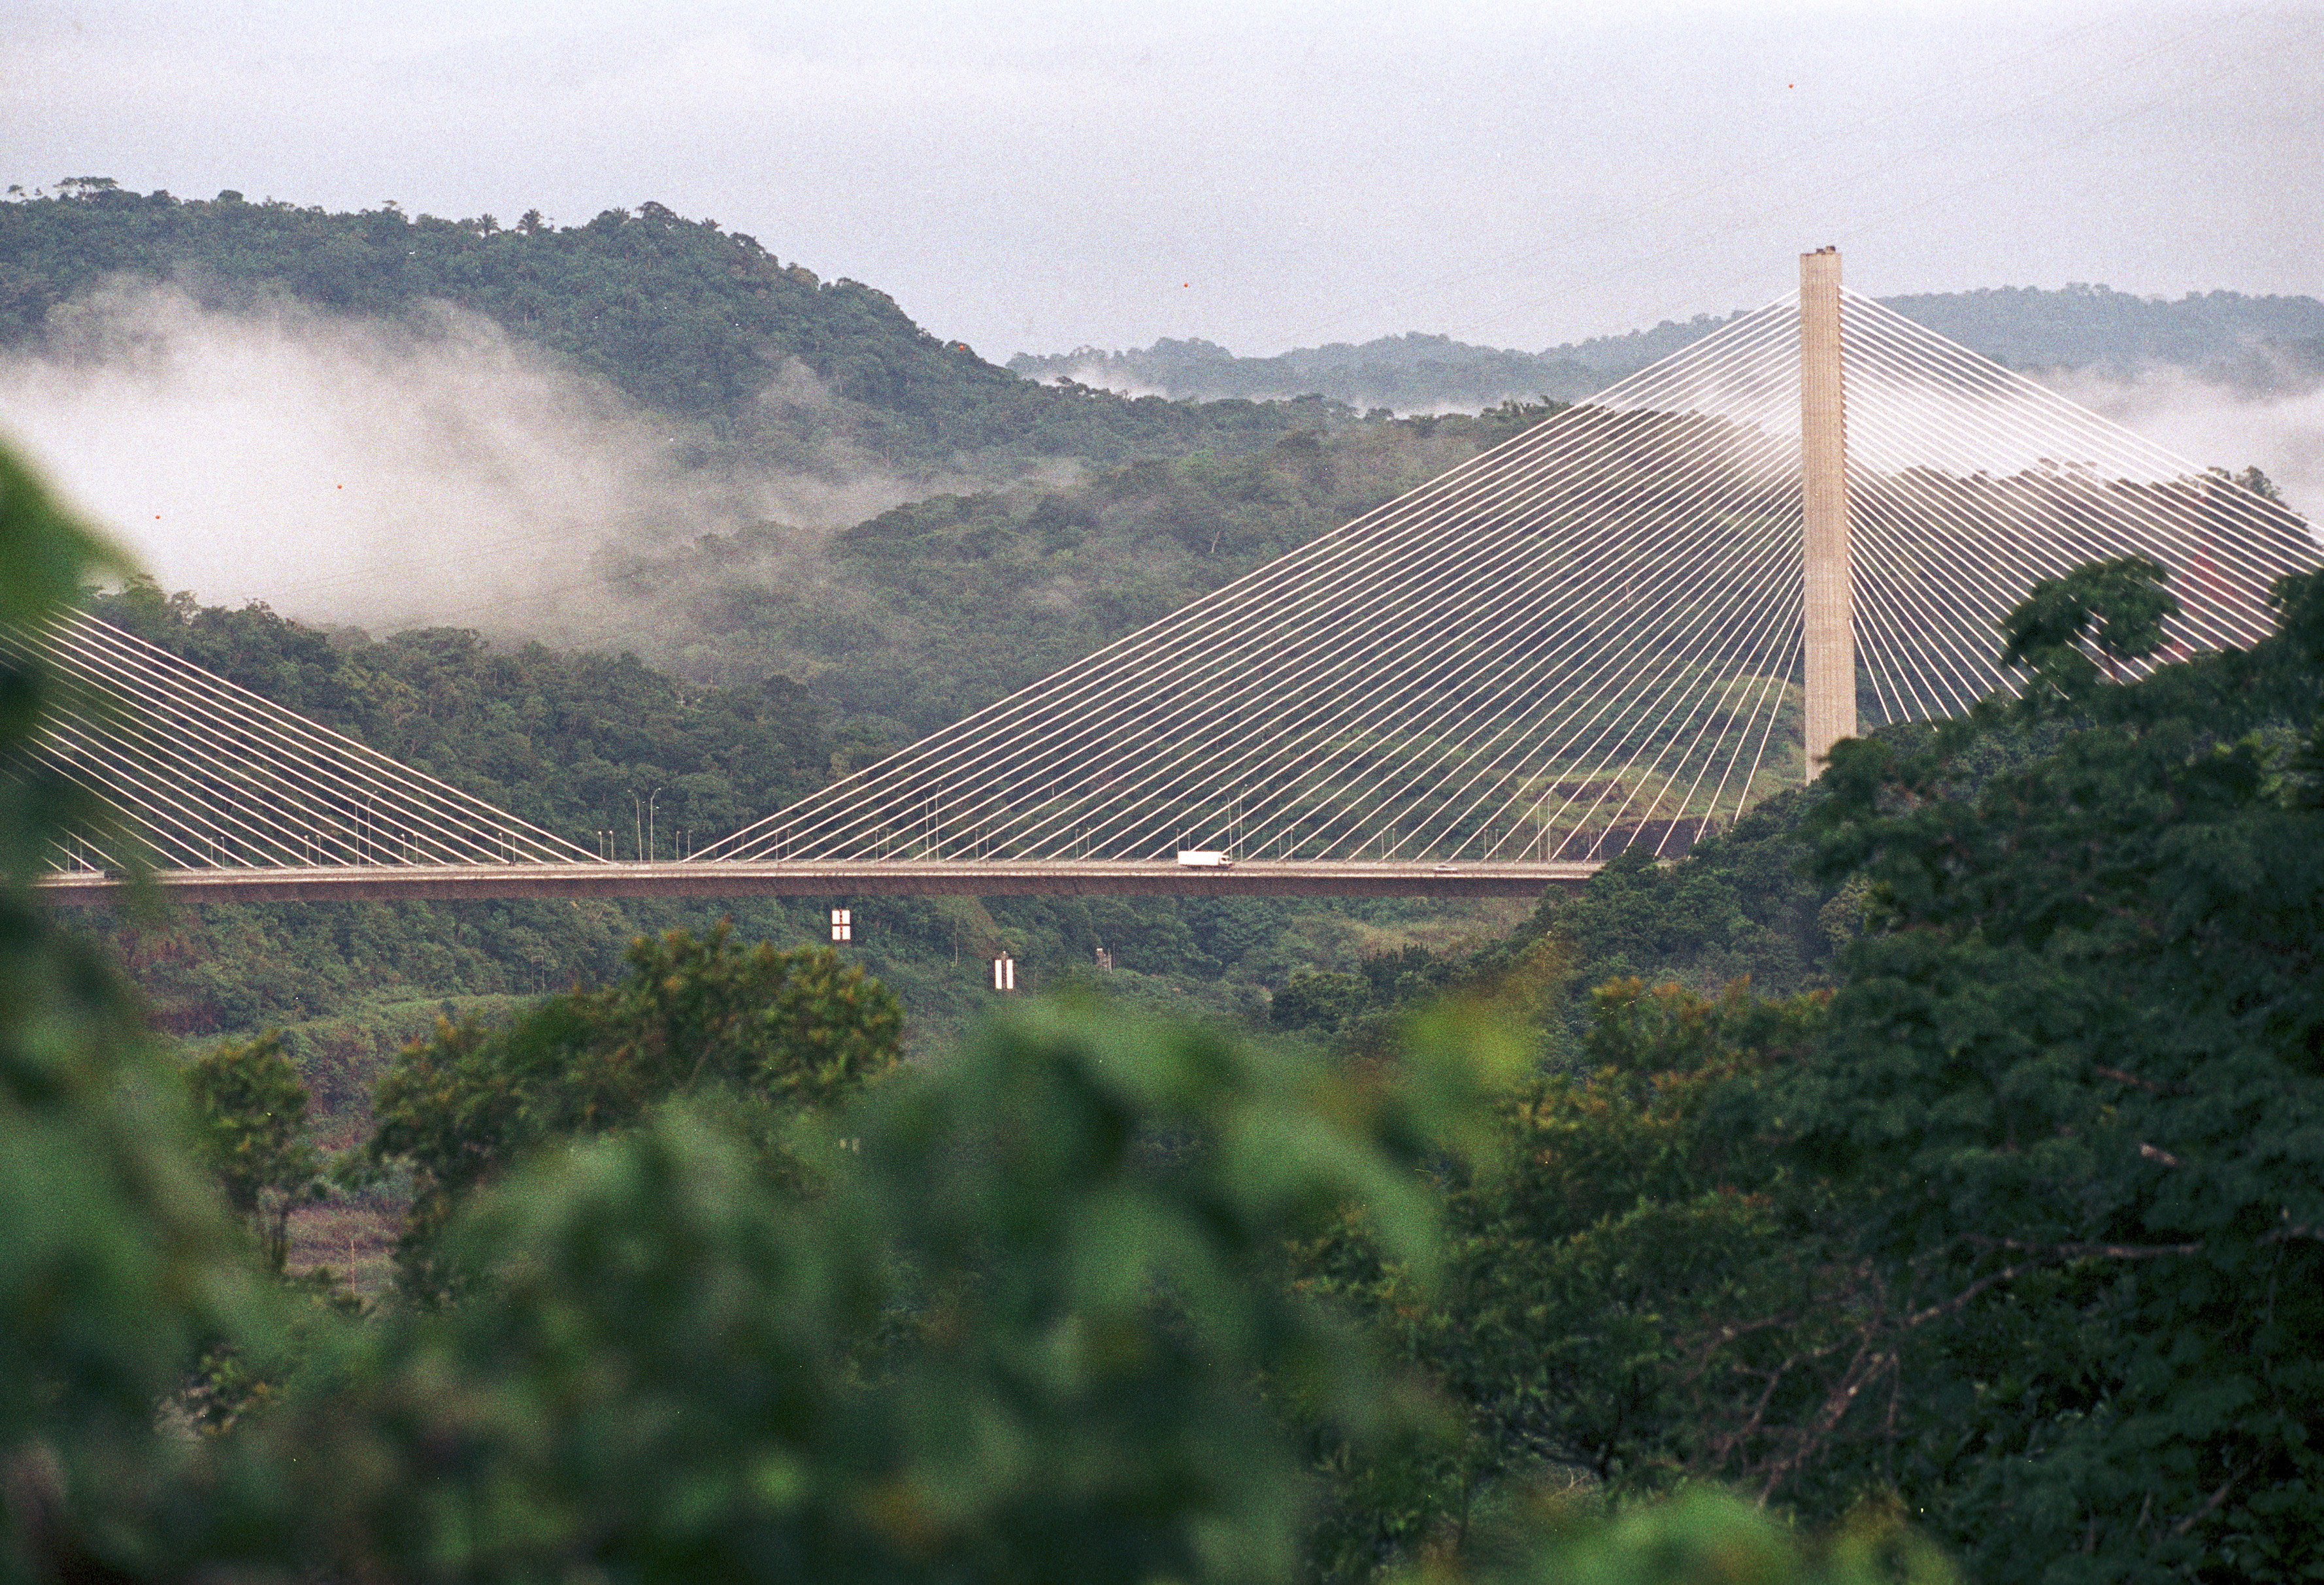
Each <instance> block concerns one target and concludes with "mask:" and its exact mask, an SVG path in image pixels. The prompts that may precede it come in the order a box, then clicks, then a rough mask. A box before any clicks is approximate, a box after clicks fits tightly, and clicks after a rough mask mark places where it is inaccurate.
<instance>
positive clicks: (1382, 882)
mask: <svg viewBox="0 0 2324 1585" xmlns="http://www.w3.org/2000/svg"><path fill="white" fill-rule="evenodd" d="M1599 869H1600V864H1599V863H1598V862H1595V861H1592V862H1523V863H1517V862H1511V863H1499V862H1492V863H1487V862H1475V863H1461V862H1454V863H1443V864H1440V863H1398V862H1385V861H1381V862H1369V861H1362V860H1352V861H1351V860H1334V861H1302V860H1296V859H1290V860H1286V859H1251V860H1245V861H1242V862H1239V863H1236V864H1234V865H1233V866H1231V867H1230V868H1224V869H1193V868H1188V867H1186V866H1183V865H1179V864H1176V863H1170V862H1145V863H1132V862H1120V861H1114V860H1102V859H1069V860H1049V861H1039V862H1033V861H1010V860H992V859H943V860H930V859H877V860H864V861H859V862H835V861H828V860H786V861H781V862H749V863H744V862H715V861H709V860H703V861H695V860H685V861H679V862H671V863H659V862H656V863H622V862H601V863H587V862H584V863H572V864H523V863H510V864H347V865H315V866H312V867H298V868H289V869H279V870H258V869H247V870H245V869H231V868H221V869H214V870H213V869H201V870H156V871H152V880H153V881H154V883H155V884H156V885H157V886H159V887H160V889H161V890H162V891H164V892H166V893H168V894H169V895H171V896H173V897H178V898H184V899H186V900H187V901H189V902H335V901H340V900H344V899H346V898H418V899H422V900H426V901H430V902H452V901H457V900H459V899H461V898H542V899H556V898H585V897H674V898H719V897H834V898H847V897H940V896H954V897H1095V896H1113V897H1538V896H1540V895H1541V894H1542V893H1543V892H1544V891H1546V890H1548V889H1550V888H1552V887H1566V888H1572V887H1578V886H1580V885H1582V882H1584V881H1586V880H1589V878H1590V877H1591V876H1592V875H1594V874H1596V873H1597V872H1598V871H1599ZM126 884H127V883H126V882H125V881H124V880H122V878H121V877H119V876H117V875H113V874H108V873H106V872H103V871H60V872H59V873H56V874H52V875H49V876H45V877H43V878H42V880H41V882H40V887H41V889H42V892H43V893H44V894H45V895H47V896H48V897H49V898H51V899H52V900H54V901H57V902H60V903H76V904H88V903H98V902H104V901H106V900H108V899H109V898H112V897H114V896H115V894H117V893H118V892H120V891H121V890H122V889H123V888H124V886H125V885H126Z"/></svg>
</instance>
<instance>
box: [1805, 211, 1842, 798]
mask: <svg viewBox="0 0 2324 1585" xmlns="http://www.w3.org/2000/svg"><path fill="white" fill-rule="evenodd" d="M1800 490H1801V495H1802V499H1803V509H1804V518H1805V529H1806V535H1805V539H1806V543H1805V546H1804V550H1805V553H1806V555H1805V562H1806V573H1807V576H1806V579H1805V585H1806V586H1805V590H1804V594H1805V616H1806V628H1807V651H1808V653H1807V779H1808V780H1810V781H1813V780H1814V779H1816V778H1817V777H1818V776H1819V775H1821V773H1822V771H1823V761H1824V756H1825V755H1826V754H1828V753H1830V752H1831V745H1832V744H1834V743H1836V742H1839V741H1840V739H1842V738H1844V737H1854V736H1855V735H1856V635H1855V625H1854V618H1855V612H1854V605H1855V601H1854V594H1853V589H1852V582H1853V580H1852V579H1851V577H1850V576H1849V553H1848V414H1847V403H1846V401H1845V399H1844V394H1843V392H1841V390H1840V250H1839V249H1837V248H1818V249H1817V250H1816V251H1815V252H1814V253H1802V254H1801V255H1800Z"/></svg>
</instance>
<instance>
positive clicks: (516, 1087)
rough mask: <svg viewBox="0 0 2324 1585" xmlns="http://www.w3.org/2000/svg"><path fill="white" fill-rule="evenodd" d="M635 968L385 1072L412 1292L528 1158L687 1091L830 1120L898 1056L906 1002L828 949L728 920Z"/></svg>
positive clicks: (653, 948)
mask: <svg viewBox="0 0 2324 1585" xmlns="http://www.w3.org/2000/svg"><path fill="white" fill-rule="evenodd" d="M629 963H630V972H629V974H628V975H627V976H626V977H625V978H623V979H622V981H619V982H617V983H615V984H613V985H611V986H607V987H604V988H603V989H600V990H595V991H582V990H576V991H569V992H567V993H565V994H563V995H560V996H554V997H550V998H548V999H547V1000H543V1001H541V1002H539V1003H538V1004H537V1005H535V1006H534V1007H533V1008H532V1009H530V1010H529V1011H527V1012H526V1013H524V1014H523V1015H522V1016H521V1017H520V1018H518V1019H517V1020H516V1021H515V1022H514V1023H513V1024H512V1025H510V1026H509V1027H505V1028H500V1029H492V1028H486V1027H484V1026H483V1025H481V1024H479V1023H477V1022H475V1020H473V1019H471V1020H467V1021H464V1022H462V1023H460V1024H457V1025H451V1024H446V1025H443V1026H441V1027H439V1028H438V1031H437V1034H436V1036H435V1037H434V1038H433V1039H431V1040H429V1041H425V1042H422V1043H420V1044H418V1045H415V1046H411V1047H410V1048H409V1049H408V1050H406V1051H405V1052H404V1053H403V1055H401V1057H399V1058H398V1059H397V1060H396V1062H395V1064H394V1065H393V1066H392V1067H391V1068H390V1069H389V1070H388V1072H387V1074H385V1075H384V1076H383V1078H382V1079H381V1081H380V1085H379V1092H378V1095H377V1097H376V1101H375V1103H374V1119H375V1126H374V1130H373V1133H372V1136H371V1138H370V1140H369V1141H368V1143H367V1144H366V1146H365V1147H364V1148H365V1152H366V1154H367V1155H368V1156H369V1157H370V1159H371V1160H372V1161H373V1162H374V1163H376V1164H379V1165H381V1166H388V1165H395V1166H403V1167H407V1168H408V1169H409V1170H410V1175H411V1194H412V1201H411V1209H410V1215H409V1218H408V1220H407V1222H406V1225H405V1230H404V1234H403V1238H402V1240H401V1244H400V1245H399V1249H398V1258H399V1259H400V1261H401V1264H402V1267H403V1270H404V1273H405V1276H406V1278H407V1280H408V1281H409V1282H410V1283H411V1284H412V1285H413V1286H414V1287H415V1289H416V1290H417V1291H421V1292H429V1291H434V1289H435V1287H436V1286H437V1284H438V1280H439V1276H440V1274H439V1273H438V1269H437V1267H436V1265H435V1257H436V1251H437V1245H438V1240H439V1239H440V1238H441V1235H442V1233H443V1230H444V1229H445V1227H446V1225H447V1223H448V1221H449V1220H450V1218H451V1216H452V1213H453V1212H454V1211H455V1210H456V1209H457V1207H458V1205H459V1203H460V1202H461V1201H462V1200H463V1199H464V1198H465V1197H466V1195H467V1194H468V1193H470V1192H471V1191H472V1190H474V1189H475V1187H476V1186H477V1185H478V1184H481V1183H484V1182H485V1181H486V1180H488V1179H490V1178H492V1177H493V1176H495V1175H498V1174H500V1173H502V1172H504V1171H505V1170H507V1168H508V1167H509V1166H511V1165H512V1163H513V1162H515V1161H516V1160H517V1159H518V1158H519V1157H520V1156H523V1155H524V1154H525V1153H527V1152H528V1151H530V1150H533V1149H536V1148H538V1147H540V1146H542V1145H543V1144H546V1143H549V1142H551V1141H561V1140H571V1139H576V1138H589V1137H592V1136H595V1135H600V1134H604V1133H607V1132H612V1131H616V1130H619V1129H627V1128H631V1127H633V1126H635V1125H636V1124H637V1123H638V1122H639V1121H641V1120H642V1119H643V1118H644V1117H645V1116H646V1115H647V1113H648V1112H649V1111H650V1110H651V1109H652V1108H653V1107H654V1106H656V1105H657V1104H659V1103H660V1102H662V1101H667V1100H669V1099H671V1098H673V1097H678V1096H704V1097H706V1096H710V1095H714V1094H715V1095H717V1096H719V1097H721V1098H722V1099H723V1100H724V1101H729V1102H737V1103H741V1104H743V1105H745V1106H746V1107H747V1106H756V1107H763V1108H768V1109H771V1110H772V1111H773V1112H774V1113H777V1114H782V1115H787V1114H788V1113H791V1112H795V1111H798V1110H828V1109H830V1108H831V1107H833V1106H835V1105H836V1104H837V1103H839V1102H840V1101H844V1099H846V1098H847V1097H848V1096H850V1095H852V1094H853V1093H854V1092H856V1091H857V1090H859V1089H861V1088H862V1087H863V1086H864V1085H865V1084H867V1083H871V1082H872V1081H873V1080H875V1079H878V1078H880V1077H881V1075H883V1074H886V1073H888V1072H889V1071H890V1070H891V1069H892V1068H893V1067H894V1066H895V1065H896V1064H897V1062H898V1059H899V1058H898V1040H899V1037H900V1035H901V1033H902V1027H903V1017H902V1013H901V1011H900V1009H899V1007H898V1005H897V1002H896V999H895V997H894V996H893V995H892V994H890V992H889V991H888V990H887V989H886V987H884V986H882V985H881V983H880V982H879V981H876V980H873V979H871V978H869V977H868V976H866V975H865V974H864V972H862V969H861V968H859V967H857V966H855V965H853V964H850V963H844V962H843V961H842V960H841V959H840V957H839V956H838V954H835V953H834V952H832V951H831V950H830V949H829V948H826V947H811V948H803V949H800V950H798V951H792V952H779V951H777V950H776V949H775V948H774V947H772V946H770V945H759V946H756V947H751V948H744V947H740V946H737V945H735V944H734V943H733V940H732V938H731V936H730V935H729V932H728V931H727V929H726V927H724V926H720V927H718V928H717V929H715V930H714V931H713V932H712V933H711V934H710V935H708V936H706V937H697V936H694V935H688V934H687V933H685V932H682V931H673V932H672V933H670V934H669V935H665V936H662V937H660V938H659V939H654V938H645V939H641V940H640V941H638V942H637V943H636V944H635V945H632V947H631V949H630V954H629Z"/></svg>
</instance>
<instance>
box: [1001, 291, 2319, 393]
mask: <svg viewBox="0 0 2324 1585" xmlns="http://www.w3.org/2000/svg"><path fill="white" fill-rule="evenodd" d="M1882 300H1883V301H1884V302H1886V304H1887V305H1888V306H1889V307H1890V308H1892V309H1895V310H1896V311H1897V312H1898V313H1900V314H1903V315H1904V316H1905V317H1906V318H1910V319H1914V320H1917V321H1918V322H1919V323H1921V324H1923V325H1925V326H1927V327H1929V328H1930V329H1932V330H1934V331H1936V332H1938V333H1939V334H1940V335H1943V336H1950V337H1951V338H1952V339H1953V340H1955V341H1958V342H1960V343H1961V344H1962V345H1963V346H1968V347H1969V348H1970V349H1972V350H1973V351H1976V352H1979V353H1982V354H1984V355H1986V356H1987V357H1989V358H1993V359H1995V360H1997V362H2000V363H2003V364H2008V365H2009V366H2011V367H2012V368H2020V369H2078V370H2093V371H2097V372H2099V373H2108V374H2130V373H2136V372H2137V371H2139V370H2141V369H2144V368H2149V367H2153V366H2155V365H2165V366H2169V367H2172V368H2181V369H2188V370H2192V371H2195V372H2197V373H2200V374H2202V375H2204V376H2205V377H2206V378H2209V379H2214V380H2218V381H2220V382H2227V383H2232V384H2234V385H2236V386H2237V387H2239V388H2242V389H2246V390H2252V391H2263V392H2264V391H2266V390H2270V389H2273V388H2276V387H2277V386H2279V385H2282V384H2301V383H2307V382H2313V381H2314V380H2316V379H2317V378H2319V376H2324V302H2319V301H2318V300H2317V299H2314V298H2312V297H2246V296H2244V295H2242V294H2241V293H2238V292H2232V291H2213V292H2190V293H2189V294H2188V295H2187V296H2185V297H2183V298H2180V299H2176V300H2167V299H2159V298H2144V297H2138V296H2135V295H2134V294H2132V293H2130V292H2124V291H2116V290H2112V289H2111V288H2109V287H2105V286H2087V285H2073V286H2068V287H2064V288H2062V289H2061V290H2054V291H2053V290H2043V289H2042V288H2039V287H2031V286H2005V287H1993V288H1987V289H1986V290H1978V291H1955V292H1934V293H1923V294H1917V295H1914V296H1907V297H1894V298H1886V299H1882ZM1732 317H1733V316H1729V318H1732ZM1725 322H1726V320H1725V319H1723V318H1713V317H1711V316H1710V315H1697V316H1696V317H1695V318H1692V319H1690V320H1688V321H1686V322H1684V323H1683V324H1682V323H1679V322H1677V321H1674V320H1667V319H1666V320H1665V321H1664V322H1663V323H1661V324H1660V325H1657V326H1655V327H1653V328H1652V329H1649V330H1634V331H1632V332H1630V333H1629V334H1628V335H1626V336H1594V337H1592V338H1591V339H1590V340H1587V341H1580V342H1568V343H1566V344H1564V345H1563V346H1552V347H1546V348H1544V349H1543V350H1542V351H1540V352H1533V353H1528V352H1520V351H1513V350H1509V349H1506V348H1500V347H1489V346H1470V345H1468V344H1466V343H1463V342H1458V341H1454V340H1453V339H1452V338H1451V337H1450V336H1427V335H1421V334H1418V333H1414V334H1408V335H1404V336H1382V337H1381V338H1379V340H1376V341H1369V342H1365V343H1363V344H1362V345H1360V346H1355V345H1351V344H1349V343H1346V342H1335V343H1333V344H1332V345H1330V346H1317V347H1298V348H1295V349H1294V350H1292V351H1290V352H1286V353H1281V354H1278V355H1275V356H1273V357H1238V356H1236V355H1234V354H1233V353H1231V352H1229V351H1228V350H1227V349H1226V348H1225V347H1222V346H1218V345H1216V344H1215V343H1213V342H1208V341H1202V340H1185V341H1174V340H1169V339H1164V340H1161V341H1157V342H1156V343H1155V344H1154V345H1153V346H1150V347H1142V348H1136V349H1133V350H1130V351H1127V352H1108V351H1104V350H1102V349H1099V348H1096V347H1086V346H1085V347H1077V348H1075V349H1074V351H1072V352H1069V353H1057V354H1052V355H1045V356H1036V355H1030V354H1020V355H1018V356H1016V357H1013V358H1011V359H1010V360H1009V366H1010V368H1011V369H1014V370H1016V371H1017V372H1018V373H1020V374H1023V375H1025V376H1027V377H1028V378H1030V379H1040V380H1071V381H1074V382H1080V383H1084V384H1087V385H1093V386H1098V387H1102V388H1104V389H1107V390H1114V391H1125V392H1127V391H1136V392H1157V393H1159V394H1160V395H1163V396H1167V397H1170V398H1172V399H1174V400H1177V401H1213V400H1216V399H1219V398H1222V397H1241V398H1246V399H1248V400H1250V401H1277V400H1281V399H1283V398H1286V397H1290V396H1296V395H1302V394H1315V395H1320V396H1322V397H1323V398H1324V399H1325V400H1327V401H1338V402H1343V403H1345V404H1347V405H1348V406H1350V407H1353V408H1358V409H1371V408H1375V407H1387V408H1390V409H1393V410H1396V411H1398V412H1416V411H1420V412H1427V411H1443V410H1456V409H1462V410H1473V409H1476V408H1480V407H1489V406H1491V405H1493V404H1494V403H1496V402H1501V401H1513V400H1514V401H1526V400H1534V399H1537V398H1539V397H1543V396H1548V397H1554V398H1558V399H1560V400H1563V401H1572V400H1575V399H1577V398H1580V397H1583V396H1587V395H1589V394H1590V393H1591V392H1594V391H1598V390H1601V389H1603V388H1604V387H1605V386H1607V385H1609V384H1611V383H1612V382H1614V381H1616V380H1618V379H1620V378H1621V377H1622V376H1624V375H1626V374H1629V373H1636V372H1637V370H1639V369H1642V368H1645V367H1646V365H1647V364H1651V363H1653V362H1655V360H1656V359H1657V358H1661V357H1665V356H1667V355H1669V354H1671V353H1674V352H1676V351H1677V350H1678V349H1679V348H1681V347H1683V346H1686V345H1687V344H1688V343H1690V342H1692V341H1695V340H1698V339H1700V338H1701V336H1704V335H1707V334H1708V333H1709V332H1711V331H1712V330H1714V329H1716V328H1718V327H1719V326H1720V325H1721V324H1724V323H1725Z"/></svg>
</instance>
